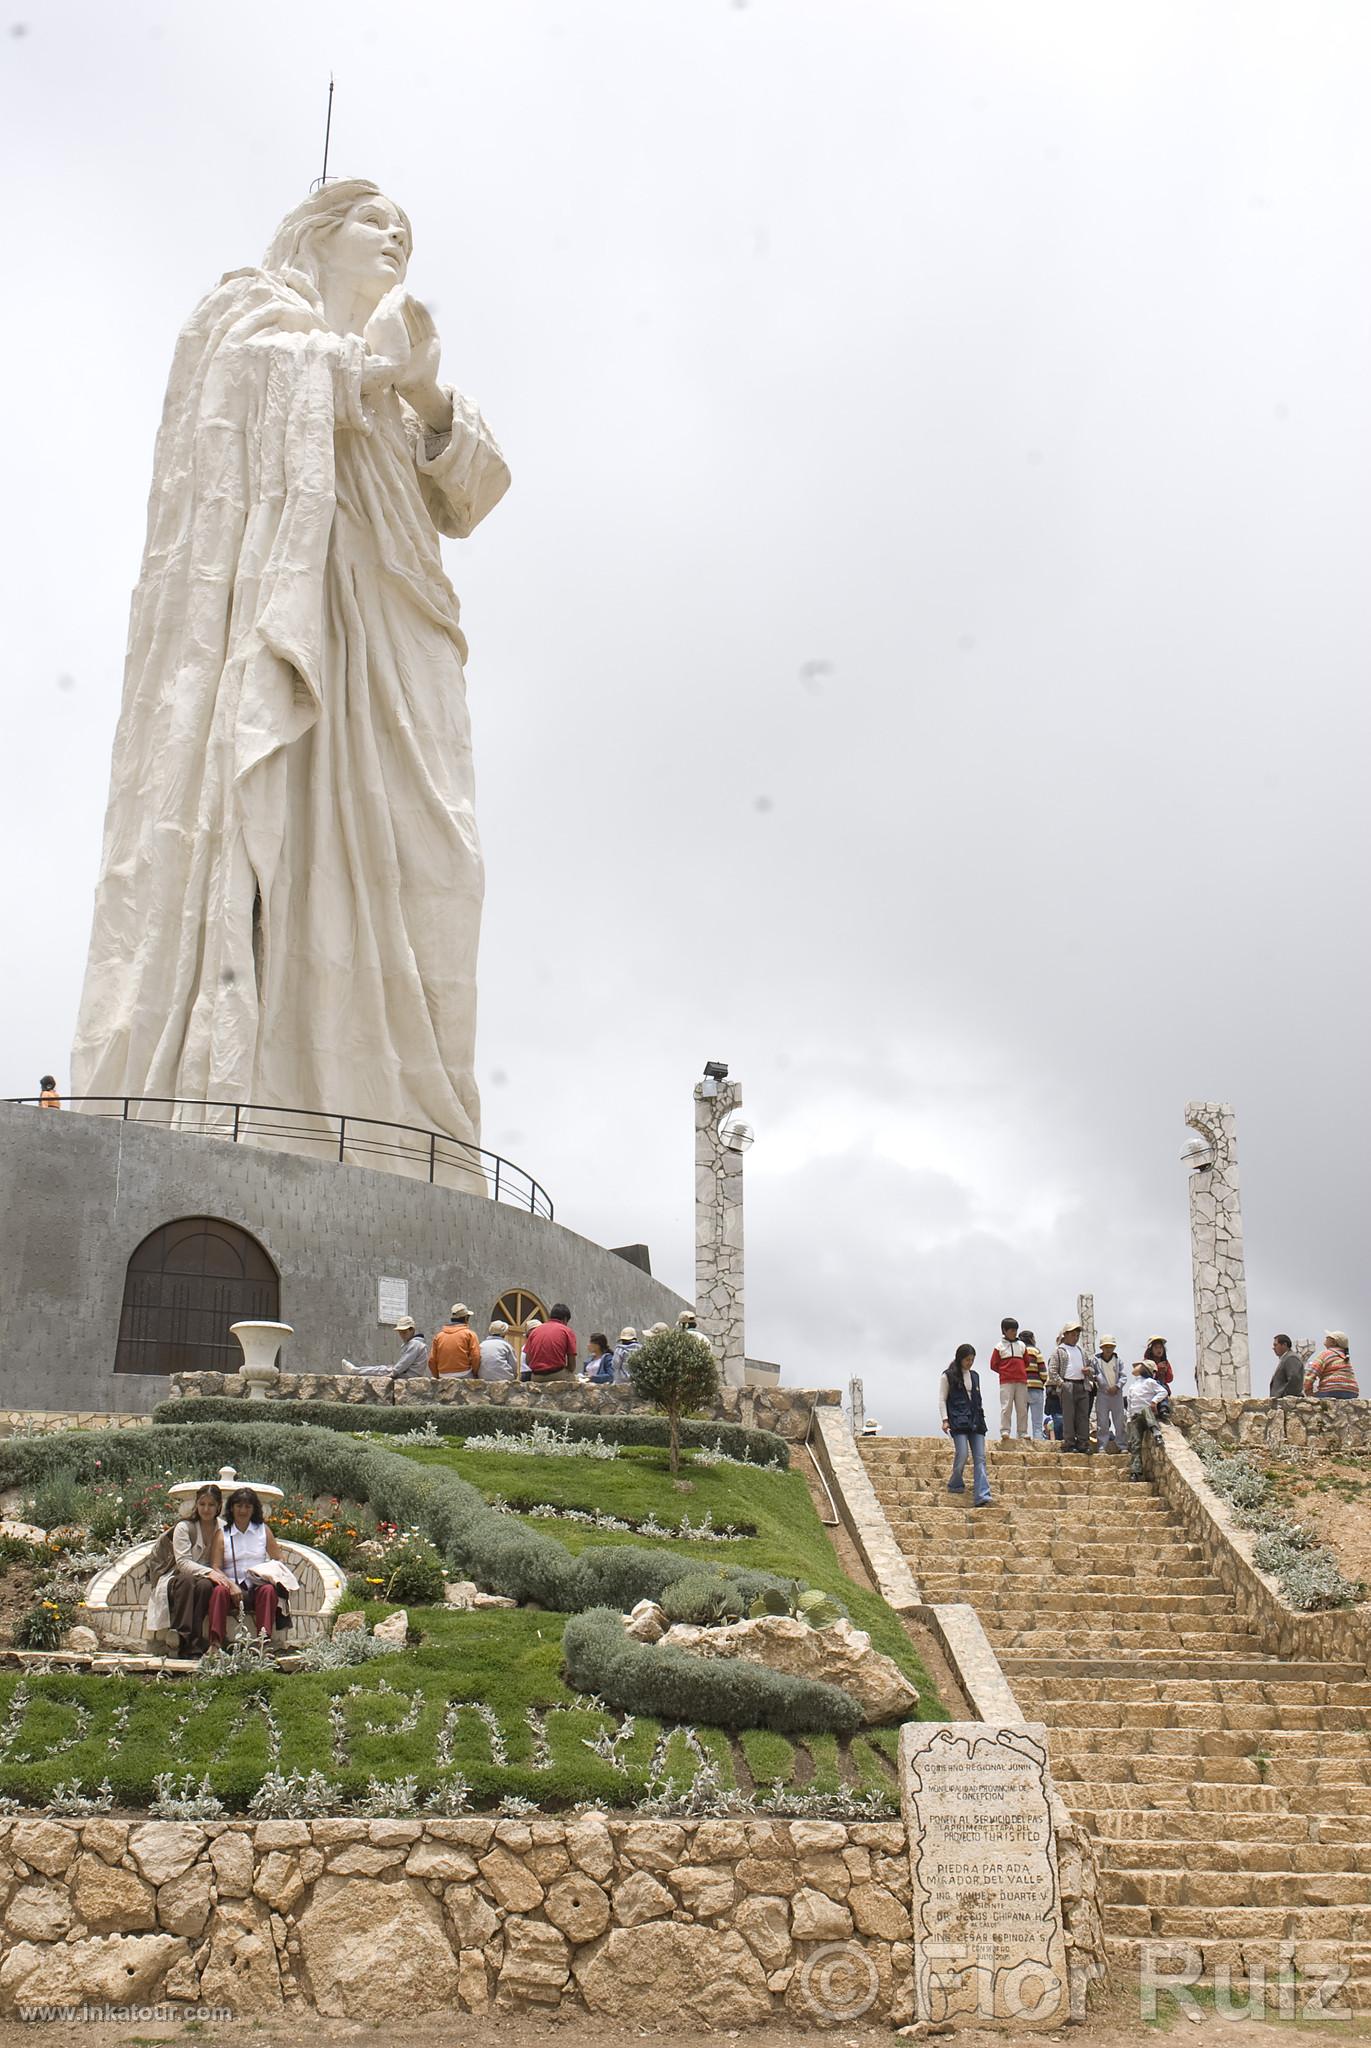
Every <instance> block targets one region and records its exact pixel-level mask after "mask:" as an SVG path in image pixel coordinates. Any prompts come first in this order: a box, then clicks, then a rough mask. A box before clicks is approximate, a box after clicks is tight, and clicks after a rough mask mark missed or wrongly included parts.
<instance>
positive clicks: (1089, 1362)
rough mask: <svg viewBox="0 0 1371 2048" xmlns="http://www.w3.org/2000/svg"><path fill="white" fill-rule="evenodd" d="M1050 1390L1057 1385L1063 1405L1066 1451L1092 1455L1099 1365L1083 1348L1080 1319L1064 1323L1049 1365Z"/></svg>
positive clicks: (1064, 1444) (1064, 1447)
mask: <svg viewBox="0 0 1371 2048" xmlns="http://www.w3.org/2000/svg"><path fill="white" fill-rule="evenodd" d="M1047 1378H1048V1384H1049V1386H1050V1385H1052V1383H1053V1382H1054V1381H1055V1383H1056V1385H1057V1389H1058V1391H1059V1393H1060V1394H1061V1402H1062V1449H1063V1450H1064V1451H1080V1452H1083V1453H1085V1454H1086V1455H1089V1452H1090V1449H1091V1443H1090V1394H1091V1390H1092V1388H1093V1387H1094V1384H1095V1362H1094V1360H1093V1359H1091V1358H1087V1357H1086V1355H1085V1352H1084V1350H1083V1349H1082V1346H1081V1323H1080V1317H1079V1316H1076V1317H1073V1319H1072V1320H1071V1321H1070V1322H1067V1323H1063V1325H1062V1332H1061V1335H1060V1336H1059V1337H1058V1339H1057V1347H1056V1349H1055V1351H1054V1352H1053V1353H1052V1356H1051V1357H1050V1358H1049V1359H1048V1361H1047Z"/></svg>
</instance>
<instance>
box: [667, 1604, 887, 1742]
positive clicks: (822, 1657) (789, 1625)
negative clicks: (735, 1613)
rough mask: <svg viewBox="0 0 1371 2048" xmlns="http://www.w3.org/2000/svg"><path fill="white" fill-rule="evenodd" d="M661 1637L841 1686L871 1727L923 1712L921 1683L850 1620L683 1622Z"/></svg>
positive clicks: (699, 1653)
mask: <svg viewBox="0 0 1371 2048" xmlns="http://www.w3.org/2000/svg"><path fill="white" fill-rule="evenodd" d="M662 1642H663V1643H664V1644H665V1645H667V1646H668V1647H674V1648H677V1649H681V1650H689V1651H690V1652H691V1653H692V1655H694V1656H696V1657H745V1658H746V1659H747V1661H748V1662H749V1663H751V1664H766V1665H769V1666H770V1668H771V1669H772V1670H773V1671H788V1672H790V1673H791V1675H792V1676H793V1677H795V1678H817V1679H819V1680H821V1681H822V1682H823V1683H824V1684H825V1685H836V1686H840V1687H841V1688H842V1690H843V1691H844V1692H845V1693H848V1694H850V1695H851V1697H852V1698H853V1699H854V1700H856V1702H857V1704H858V1706H859V1707H860V1708H861V1710H862V1719H863V1720H864V1721H865V1722H866V1723H867V1724H868V1726H871V1725H874V1724H876V1723H879V1722H883V1721H902V1720H907V1719H908V1718H909V1717H910V1716H911V1715H913V1714H914V1713H916V1712H917V1711H918V1705H919V1694H918V1688H917V1687H916V1686H914V1685H912V1684H911V1683H910V1681H909V1680H908V1679H907V1678H906V1677H905V1675H904V1673H903V1672H902V1671H901V1670H900V1668H899V1666H898V1664H896V1663H895V1662H894V1661H893V1660H892V1659H891V1658H889V1657H886V1656H884V1655H883V1654H882V1653H881V1651H879V1650H873V1649H872V1647H871V1638H870V1636H869V1635H867V1634H866V1632H865V1631H864V1630H863V1629H859V1628H853V1626H852V1623H851V1622H850V1621H847V1620H840V1621H835V1622H834V1623H833V1625H832V1627H831V1628H811V1627H810V1626H809V1624H808V1622H805V1621H794V1620H792V1619H791V1618H790V1616H789V1615H783V1614H777V1615H772V1614H766V1615H761V1616H759V1617H758V1619H757V1620H755V1621H735V1622H730V1623H729V1625H728V1626H727V1627H726V1628H695V1627H693V1626H692V1625H691V1624H690V1623H688V1622H678V1623H677V1624H676V1626H675V1627H674V1628H670V1629H668V1630H667V1632H666V1634H665V1635H664V1636H663V1637H662Z"/></svg>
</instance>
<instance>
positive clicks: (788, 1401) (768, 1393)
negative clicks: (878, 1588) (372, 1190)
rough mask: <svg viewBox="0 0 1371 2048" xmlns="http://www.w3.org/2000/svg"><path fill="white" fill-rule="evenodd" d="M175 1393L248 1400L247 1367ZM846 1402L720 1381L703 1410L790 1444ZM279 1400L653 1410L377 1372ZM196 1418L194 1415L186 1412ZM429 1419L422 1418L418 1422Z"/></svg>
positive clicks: (288, 1378)
mask: <svg viewBox="0 0 1371 2048" xmlns="http://www.w3.org/2000/svg"><path fill="white" fill-rule="evenodd" d="M171 1393H172V1396H173V1398H176V1397H179V1398H181V1399H183V1400H194V1399H196V1398H197V1397H198V1396H199V1395H202V1394H204V1395H217V1396H223V1397H226V1398H228V1399H230V1400H243V1399H245V1398H246V1396H247V1386H246V1383H245V1382H244V1380H243V1377H242V1375H241V1373H226V1372H177V1373H173V1374H172V1376H171ZM841 1400H842V1396H841V1394H840V1393H839V1392H838V1390H837V1389H836V1388H831V1389H824V1390H821V1391H819V1392H815V1391H813V1390H812V1389H805V1388H803V1387H721V1388H720V1390H719V1398H718V1399H717V1401H714V1402H712V1403H711V1404H710V1405H709V1407H707V1408H703V1409H701V1410H700V1411H699V1414H698V1418H697V1419H702V1420H704V1421H706V1422H741V1423H744V1424H745V1425H746V1426H747V1427H748V1428H749V1429H770V1430H774V1431H775V1432H776V1434H777V1435H778V1436H783V1437H786V1438H787V1439H788V1440H789V1441H790V1442H791V1443H798V1442H802V1441H803V1440H804V1438H805V1437H806V1436H807V1435H808V1433H809V1423H810V1417H811V1416H812V1414H813V1412H814V1410H815V1408H816V1407H817V1408H825V1407H829V1408H836V1407H838V1406H839V1405H840V1403H841ZM278 1401H349V1402H354V1403H356V1405H357V1406H358V1407H365V1406H367V1405H368V1404H375V1405H379V1406H382V1407H391V1406H393V1407H396V1408H431V1407H433V1406H434V1405H435V1404H436V1405H439V1406H448V1407H467V1408H469V1407H473V1406H483V1405H486V1404H489V1405H490V1406H493V1407H496V1408H506V1407H509V1408H537V1409H540V1410H542V1409H545V1410H548V1411H550V1412H551V1414H552V1415H553V1417H555V1415H556V1414H557V1413H559V1412H570V1413H571V1414H573V1415H607V1416H610V1415H651V1414H652V1412H653V1410H652V1407H651V1405H650V1403H648V1402H646V1401H641V1400H639V1398H638V1396H637V1395H636V1394H635V1393H634V1392H633V1391H632V1389H631V1388H629V1387H583V1386H577V1385H576V1384H575V1383H574V1382H573V1381H570V1380H562V1379H560V1378H559V1379H558V1383H557V1384H556V1385H555V1386H552V1387H546V1386H539V1385H538V1384H537V1383H536V1382H533V1383H531V1384H521V1383H519V1382H518V1381H514V1380H503V1381H501V1380H497V1381H494V1382H492V1383H491V1384H489V1385H487V1384H486V1383H485V1382H483V1381H482V1382H473V1381H472V1380H469V1379H467V1378H465V1377H462V1378H453V1377H448V1378H445V1379H440V1380H434V1379H418V1380H394V1381H392V1380H388V1379H385V1378H380V1377H377V1376H375V1375H372V1374H370V1373H343V1374H341V1375H339V1376H338V1377H337V1378H334V1377H333V1376H332V1375H331V1374H327V1373H313V1372H301V1373H292V1372H286V1373H283V1374H282V1375H281V1379H280V1381H279V1383H278V1384H277V1385H276V1386H274V1387H272V1388H271V1389H270V1390H269V1391H268V1394H267V1403H268V1404H269V1403H272V1402H278ZM186 1419H187V1421H193V1420H194V1417H193V1416H187V1418H186ZM245 1419H250V1420H252V1421H260V1422H269V1421H270V1420H271V1415H270V1408H269V1406H268V1405H266V1404H264V1403H262V1402H260V1401H254V1402H253V1404H252V1414H251V1417H250V1418H245ZM421 1422H422V1417H420V1416H416V1417H415V1424H416V1427H417V1426H418V1425H419V1424H420V1423H421Z"/></svg>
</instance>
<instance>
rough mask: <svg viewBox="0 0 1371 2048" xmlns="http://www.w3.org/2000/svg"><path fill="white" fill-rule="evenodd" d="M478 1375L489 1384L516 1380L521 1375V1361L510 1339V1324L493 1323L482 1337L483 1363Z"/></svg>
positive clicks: (478, 1377) (479, 1378)
mask: <svg viewBox="0 0 1371 2048" xmlns="http://www.w3.org/2000/svg"><path fill="white" fill-rule="evenodd" d="M476 1377H477V1379H478V1380H484V1381H485V1382H486V1383H487V1384H493V1383H494V1382H495V1381H497V1380H515V1379H517V1378H518V1377H519V1361H518V1359H517V1358H516V1357H515V1356H514V1347H513V1345H512V1344H511V1343H510V1341H509V1324H508V1323H500V1322H495V1323H492V1324H491V1326H490V1328H489V1330H488V1331H487V1332H486V1335H485V1336H484V1337H483V1338H482V1339H481V1363H480V1366H479V1367H478V1368H477V1373H476Z"/></svg>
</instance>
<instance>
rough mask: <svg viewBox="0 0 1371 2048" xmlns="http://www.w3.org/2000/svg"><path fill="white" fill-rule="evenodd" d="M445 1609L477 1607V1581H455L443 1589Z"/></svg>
mask: <svg viewBox="0 0 1371 2048" xmlns="http://www.w3.org/2000/svg"><path fill="white" fill-rule="evenodd" d="M443 1605H444V1607H474V1606H475V1605H476V1581H475V1580H474V1579H454V1580H453V1582H452V1584H451V1585H450V1586H444V1588H443Z"/></svg>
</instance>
